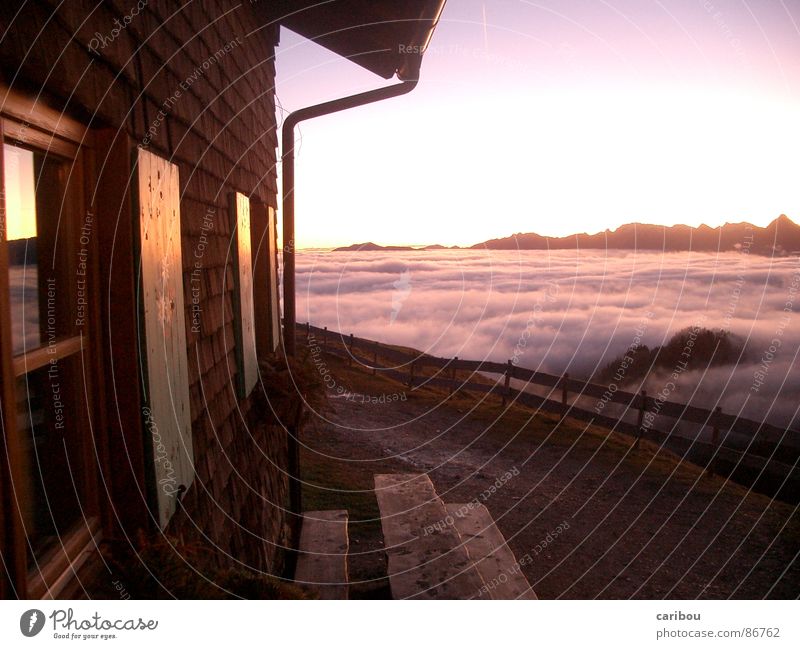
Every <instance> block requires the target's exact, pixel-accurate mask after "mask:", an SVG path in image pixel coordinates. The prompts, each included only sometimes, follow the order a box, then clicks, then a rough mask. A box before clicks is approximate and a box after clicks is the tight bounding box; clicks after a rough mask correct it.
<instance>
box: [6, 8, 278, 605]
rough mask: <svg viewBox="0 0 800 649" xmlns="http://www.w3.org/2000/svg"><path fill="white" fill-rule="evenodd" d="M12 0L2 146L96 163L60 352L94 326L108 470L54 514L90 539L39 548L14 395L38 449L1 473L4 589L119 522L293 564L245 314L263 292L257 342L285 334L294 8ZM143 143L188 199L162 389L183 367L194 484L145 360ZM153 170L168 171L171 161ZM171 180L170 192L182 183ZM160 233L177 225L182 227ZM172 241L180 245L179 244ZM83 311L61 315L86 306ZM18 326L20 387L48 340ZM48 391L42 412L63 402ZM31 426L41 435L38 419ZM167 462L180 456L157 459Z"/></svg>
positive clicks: (52, 573) (261, 346) (99, 461)
mask: <svg viewBox="0 0 800 649" xmlns="http://www.w3.org/2000/svg"><path fill="white" fill-rule="evenodd" d="M13 5H15V3H3V5H2V8H0V30H2V33H3V36H2V39H0V65H2V70H1V71H0V73H1V75H2V76H1V77H0V82H2V85H3V86H4V88H3V89H2V93H0V94H2V95H3V96H4V97H5V99H4V100H3V104H2V107H1V108H0V112H2V116H3V132H4V142H5V143H6V145H7V148H6V159H7V161H8V160H11V159H12V158H13V156H18V157H19V159H20V160H23V162H24V160H25V159H26V156H30V155H32V156H33V164H34V169H37V170H38V169H41V168H44V167H43V166H42V165H43V164H44V165H45V166H46V164H47V162H44V163H43V162H40V161H37V160H39V159H40V158H41V159H43V160H44V159H50V158H52V159H54V160H58V161H65V162H64V164H65V165H66V166H65V169H66V173H67V175H68V176H69V177H70V178H73V177H74V173H72V172H74V171H75V170H76V169H77V168H78V165H79V164H80V175H81V179H80V183H81V186H80V191H79V192H78V193H80V194H81V196H80V198H79V201H80V205H79V206H78V207H76V208H75V220H76V222H77V224H78V225H77V230H76V239H75V241H80V242H81V243H85V246H80V244H76V245H77V246H78V247H79V250H78V252H80V250H83V253H84V263H85V264H87V266H86V268H87V269H88V279H87V281H88V285H84V289H83V293H82V295H84V297H83V298H82V301H83V305H82V306H83V308H84V309H86V317H85V318H84V322H83V323H82V324H81V325H78V326H75V325H73V324H72V322H70V331H69V336H72V337H69V336H68V335H67V333H66V332H65V333H64V334H63V336H60V337H58V344H59V345H60V347H59V349H60V350H62V351H59V354H61V353H63V354H66V353H67V352H66V351H63V350H66V349H67V348H68V347H69V345H70V344H78V343H71V342H70V341H74V340H76V338H75V336H81V337H82V338H78V340H83V341H84V342H85V344H84V347H83V348H82V351H80V349H81V347H80V345H78V349H79V351H78V352H77V354H78V356H75V355H74V354H73V356H70V357H69V358H80V359H81V361H82V363H83V366H84V368H85V372H86V373H87V375H90V376H89V378H87V379H86V383H84V385H86V386H90V387H89V388H88V389H87V390H86V392H87V393H88V394H89V397H90V400H91V403H90V404H84V405H81V409H82V410H86V413H85V414H86V419H87V421H89V422H90V426H88V427H86V426H84V427H83V428H82V429H81V430H84V431H88V430H91V433H86V435H87V436H86V438H85V439H83V441H82V442H81V443H82V444H84V445H86V446H87V451H86V453H87V455H86V456H85V457H88V460H86V462H85V469H86V471H87V472H89V473H91V474H92V475H91V476H90V477H89V478H88V479H87V482H88V483H90V486H87V487H85V488H86V489H87V490H92V489H94V490H95V493H89V492H88V491H87V494H88V495H87V503H86V510H85V511H86V512H88V513H89V514H90V518H91V520H92V521H93V522H92V524H91V525H90V524H89V522H88V519H87V518H86V517H84V518H83V522H81V520H78V519H76V520H77V524H76V525H72V524H70V525H69V526H67V525H66V523H65V524H64V525H65V526H64V529H63V530H62V529H59V530H57V532H58V533H59V534H60V535H61V536H62V537H63V538H69V539H72V538H73V536H74V539H75V546H74V547H71V546H70V547H68V548H66V549H61V550H59V549H56V550H55V551H53V550H48V551H44V550H43V551H42V554H41V555H38V554H36V553H35V552H34V553H33V554H32V553H31V550H30V545H29V544H28V543H26V540H25V535H26V529H27V528H26V526H25V523H26V521H28V520H33V519H35V516H34V515H33V514H30V513H26V511H16V510H15V506H14V502H13V501H14V496H13V495H12V493H14V492H15V485H16V484H17V482H19V481H23V482H24V481H25V480H26V477H25V476H24V475H21V473H22V472H24V470H25V469H24V467H25V466H28V465H27V464H26V461H25V459H24V456H25V455H26V453H28V454H29V451H28V450H26V449H28V446H29V442H28V441H26V438H25V431H24V430H22V429H23V428H24V427H22V426H20V425H19V424H18V423H17V424H15V423H14V420H15V417H16V413H15V412H13V408H8V407H6V408H4V410H5V412H4V417H5V423H6V424H7V425H8V426H9V427H13V426H17V429H18V430H17V432H16V434H14V433H13V432H12V433H10V434H9V436H8V437H7V438H6V439H5V440H4V443H5V446H6V449H5V450H6V452H7V453H8V454H9V457H11V458H14V457H21V458H22V459H21V460H20V461H19V462H17V463H16V464H15V466H17V467H21V468H20V469H19V471H20V475H17V476H14V475H4V476H3V483H2V489H3V493H2V497H3V512H4V514H3V515H4V519H5V520H4V521H3V523H4V527H3V535H2V538H0V541H2V547H3V554H4V558H6V559H8V562H9V567H10V569H9V576H8V578H7V579H6V580H5V581H4V584H3V591H4V592H3V595H4V596H11V597H13V596H26V595H27V596H31V597H36V596H42V595H44V594H47V593H48V592H50V593H51V594H54V595H59V594H64V593H67V592H68V590H67V589H66V587H65V585H64V581H63V579H62V577H63V568H64V566H65V565H67V564H68V563H69V562H70V561H75V559H76V557H79V556H80V553H82V552H84V553H85V552H89V551H91V550H92V549H93V548H96V547H97V546H98V544H99V543H100V542H101V541H102V539H104V538H116V539H129V540H131V542H132V541H133V539H134V538H135V535H137V534H139V533H140V531H144V532H146V533H150V534H153V533H156V534H157V533H159V531H161V530H163V531H164V532H166V533H167V534H169V535H176V536H178V537H181V538H187V537H191V538H195V539H199V540H200V541H202V542H204V543H206V544H208V545H209V546H210V547H213V548H215V549H216V550H217V551H218V552H219V554H220V556H222V557H226V558H227V559H229V560H230V561H231V562H234V563H236V564H237V565H241V566H243V567H246V568H250V569H253V570H256V571H262V572H265V573H268V574H279V573H280V572H281V570H282V567H283V565H282V564H283V561H284V551H283V548H284V547H285V546H286V545H287V544H288V542H289V539H288V533H289V532H288V530H289V525H288V519H287V513H286V511H287V508H288V506H289V502H288V498H289V489H288V478H287V465H288V452H289V451H288V449H289V438H288V433H287V430H286V428H284V426H283V425H282V424H281V423H280V422H278V421H277V420H276V419H275V417H274V416H273V415H272V413H271V408H270V407H269V405H268V403H267V400H268V397H269V395H267V394H265V391H264V389H263V387H262V385H261V384H260V383H256V384H255V386H253V385H244V386H243V381H242V377H241V373H242V371H243V369H242V368H243V360H242V358H243V354H246V353H247V351H246V350H247V344H245V343H246V342H247V340H246V336H247V335H248V334H247V333H246V332H245V333H242V332H241V331H239V330H238V328H237V327H241V324H240V322H239V320H240V319H239V318H238V314H239V313H240V312H243V311H242V310H243V309H245V308H248V305H250V308H251V309H252V313H253V317H254V319H255V325H256V327H255V328H256V333H255V338H256V340H255V347H256V348H257V354H258V359H259V360H264V359H265V358H270V356H271V355H273V354H275V353H278V354H279V353H280V345H279V344H278V345H277V346H276V341H278V338H277V336H278V335H279V334H278V332H276V331H275V326H274V323H275V322H277V317H276V314H275V313H274V310H275V309H276V308H277V296H276V293H277V286H276V279H275V263H276V260H275V257H276V253H275V229H276V226H275V210H276V209H277V189H276V146H277V138H276V111H275V65H274V61H275V48H276V45H277V43H278V36H279V31H278V26H277V24H271V23H266V24H265V22H264V21H263V20H261V21H259V20H257V19H256V16H255V14H254V13H253V10H252V8H251V7H250V3H248V2H244V3H242V2H228V1H226V0H195V1H193V2H186V3H172V2H156V1H154V0H149V1H148V0H111V1H109V2H101V3H94V2H89V1H81V0H75V1H70V2H64V3H60V2H55V1H49V0H32V1H30V2H26V3H25V4H24V9H23V12H24V14H22V15H20V14H18V13H17V9H18V7H17V6H13ZM48 143H51V144H48ZM143 151H144V152H146V153H147V154H152V156H154V157H153V158H148V160H150V159H152V160H154V161H156V162H155V163H154V164H156V165H158V164H163V165H165V166H164V167H163V168H164V169H170V170H175V169H176V170H177V179H178V187H179V202H178V203H176V204H175V205H174V206H173V207H177V210H178V211H179V219H178V221H177V222H178V223H179V233H180V257H179V261H180V264H181V265H182V278H181V282H180V284H182V290H183V295H182V302H183V312H184V313H183V324H184V329H185V331H184V332H182V334H181V336H182V338H183V339H185V348H186V350H185V351H186V354H185V361H186V372H187V373H186V376H185V378H184V377H182V376H180V375H178V376H172V375H170V376H169V381H171V382H172V383H170V384H169V386H168V389H166V391H167V392H169V393H170V395H171V396H172V397H173V399H172V405H173V408H175V409H179V408H181V407H182V406H181V404H180V395H178V394H177V393H174V391H173V387H174V385H177V383H178V382H180V381H184V382H186V383H187V386H186V387H188V409H189V411H188V420H189V421H190V428H191V434H190V436H191V439H190V440H188V439H182V438H181V439H179V442H180V443H181V444H185V443H187V442H190V444H189V446H190V447H191V448H190V450H191V451H192V452H191V454H190V455H191V457H190V459H191V467H190V469H189V471H193V473H194V474H193V479H192V480H191V482H190V484H178V482H179V480H176V479H175V478H174V477H171V475H170V473H169V472H170V470H171V469H172V467H171V466H170V467H164V466H160V465H159V462H161V463H162V464H165V462H166V460H162V459H160V458H161V456H159V451H158V447H159V445H166V438H164V439H162V434H161V433H156V429H155V428H153V427H152V426H151V425H150V423H149V422H148V413H150V412H151V410H150V408H151V406H150V404H149V400H150V399H156V398H159V396H160V395H159V394H157V392H158V390H155V391H154V390H153V386H152V385H149V386H148V383H147V373H148V368H147V367H146V366H144V365H146V364H143V363H142V357H143V356H144V357H146V354H145V353H144V352H145V350H144V348H143V345H144V344H145V343H144V342H143V335H142V331H143V326H144V321H145V320H146V319H147V317H149V316H148V315H147V314H146V313H145V311H146V309H147V305H146V304H143V300H145V301H146V299H147V298H146V289H147V287H142V286H141V265H142V264H143V263H144V261H143V256H144V251H145V248H146V247H147V246H148V245H149V244H148V241H145V239H146V238H147V235H145V236H141V233H142V232H143V230H139V229H138V218H139V215H140V210H141V209H142V198H141V195H140V193H139V190H140V189H141V187H142V186H143V182H144V181H143V179H142V178H141V174H142V173H143V170H142V164H143V163H142V162H141V161H142V160H144V159H145V158H144V157H143V154H142V152H143ZM37 156H39V157H40V158H37ZM48 156H49V158H48ZM15 164H16V163H15ZM170 165H174V166H170ZM37 173H38V172H37ZM154 173H156V174H157V175H158V178H160V173H161V172H160V171H156V172H154ZM137 174H138V176H137ZM7 178H8V172H7ZM153 178H156V176H155V175H154V176H153ZM70 182H71V181H70ZM137 183H139V184H138V185H137ZM237 193H238V195H239V196H240V197H241V196H242V195H243V196H244V197H246V199H248V200H249V216H248V214H246V212H247V203H245V207H244V208H243V209H244V210H245V214H244V217H245V218H246V219H248V218H249V222H250V228H251V241H252V247H250V246H249V244H248V242H247V241H244V242H243V241H242V239H241V237H242V236H244V235H243V232H244V230H243V228H242V227H238V228H237V213H235V212H236V210H237V208H236V205H237V203H236V200H235V196H236V195H237ZM162 194H163V192H162ZM5 195H6V193H4V196H5ZM40 200H41V201H44V200H45V198H44V197H43V196H42V190H41V189H39V188H38V185H37V190H36V201H37V213H38V219H39V235H38V238H39V241H38V246H39V257H40V261H39V263H40V266H41V263H42V261H41V259H42V253H41V249H42V248H43V244H42V241H43V236H44V235H43V231H44V226H43V225H42V223H43V221H42V219H43V218H44V215H45V214H44V213H45V210H44V209H43V208H42V207H41V206H40V205H38V202H39V201H40ZM161 200H162V201H164V202H163V205H165V206H166V207H167V208H169V205H170V204H169V202H168V197H165V196H163V195H162V196H161ZM241 205H242V204H241V203H239V206H240V207H239V209H242V208H241ZM3 209H4V212H3V214H4V215H6V211H5V210H6V208H5V207H4V208H3ZM8 209H11V208H10V203H9V208H8ZM9 214H10V213H9ZM238 217H239V219H240V220H239V221H238V223H239V224H241V223H243V221H241V217H242V215H241V214H239V215H238ZM9 218H11V216H9ZM81 228H84V229H85V232H84V235H81V234H80V230H81ZM81 236H83V238H82V239H81V238H80V237H81ZM164 237H165V239H164V240H165V241H167V242H168V243H169V244H170V245H173V244H175V243H176V242H174V241H171V240H170V233H168V232H167V233H165V234H164ZM237 237H238V241H239V244H240V252H239V253H238V256H237V252H236V250H235V248H236V245H237ZM11 238H12V237H11V233H10V231H9V235H8V239H9V240H10V239H11ZM30 240H31V239H28V241H30ZM84 240H85V241H84ZM11 243H14V242H10V243H9V246H10V245H11ZM242 245H244V248H241V246H242ZM10 249H11V248H9V250H10ZM242 249H244V250H249V251H252V258H251V260H250V263H251V264H252V269H251V270H252V283H253V285H252V298H248V297H247V296H246V295H244V291H245V289H246V287H244V288H243V286H244V285H243V284H241V282H240V273H239V271H240V270H241V269H242V268H243V266H242V265H243V264H244V263H245V261H244V258H243V257H242V253H241V250H242ZM171 250H172V252H171V253H170V254H175V247H174V246H173V248H171ZM54 254H55V253H54ZM6 256H7V255H6ZM28 259H30V256H29V257H28ZM72 259H73V262H74V263H72V264H71V265H69V264H68V269H67V271H66V272H67V275H68V276H72V274H74V273H75V272H76V264H77V263H78V262H77V261H76V260H77V259H78V256H77V255H76V256H75V257H73V258H72ZM165 259H166V258H165ZM87 260H88V261H87ZM13 262H14V260H13V259H11V260H9V259H0V270H2V271H3V272H12V271H13V269H14V263H13ZM166 263H167V261H165V262H164V264H166ZM9 269H10V270H9ZM40 272H41V271H40ZM241 276H243V275H241ZM60 277H63V275H61V276H60ZM173 279H174V278H172V279H170V281H173ZM40 280H41V277H40ZM59 281H62V280H61V279H59ZM75 290H76V289H75V288H74V286H73V283H72V282H71V281H70V282H69V288H68V289H67V288H65V289H64V291H67V292H68V293H69V295H70V297H69V299H68V300H67V299H65V303H69V304H67V305H66V306H64V307H63V309H66V310H67V311H70V309H71V308H72V307H71V306H69V305H70V304H72V303H73V302H75V304H77V303H78V302H80V301H81V300H77V301H75V300H73V293H74V292H75ZM14 295H15V294H14V291H13V289H12V292H11V295H10V297H9V296H8V295H7V296H5V297H3V296H0V298H2V299H0V307H2V309H3V314H2V316H3V319H4V320H6V321H7V322H6V325H9V324H10V325H11V326H6V329H4V333H6V338H7V339H8V337H13V333H12V332H11V330H12V329H13V327H15V326H16V323H15V322H14V309H15V308H16V306H15V303H14V299H15V297H14ZM143 296H144V297H143ZM39 299H40V301H41V300H43V299H44V298H43V297H41V292H40V298H39ZM171 300H172V301H171V302H170V303H169V304H167V305H166V306H164V305H161V306H163V308H164V309H166V311H167V312H168V311H169V310H170V308H171V307H170V305H172V308H174V305H176V304H179V303H180V298H178V297H176V296H173V298H171ZM40 308H41V309H44V302H41V304H40ZM60 308H61V307H60ZM159 308H161V307H159ZM63 309H62V311H63ZM9 313H10V315H9ZM41 313H42V319H43V318H44V315H43V314H44V311H42V312H41ZM73 315H74V314H72V313H71V312H70V313H68V314H67V315H66V316H65V317H66V318H67V319H69V320H70V321H71V320H74V319H75V318H73V317H72V316H73ZM162 316H163V314H162ZM164 317H167V318H170V317H172V316H170V315H169V314H167V315H166V316H164ZM176 322H177V320H176ZM179 333H181V332H179ZM63 341H66V342H63ZM150 342H152V341H150ZM3 345H4V356H5V358H4V365H3V368H4V369H3V372H4V375H3V400H4V403H5V404H9V403H11V401H9V400H10V399H11V400H13V399H17V402H18V406H19V403H20V402H19V399H20V397H19V396H18V393H19V385H20V381H21V380H23V379H24V378H25V377H26V376H28V375H27V374H25V370H24V369H20V368H21V367H27V368H28V369H30V367H31V365H30V363H32V362H33V360H32V359H33V358H34V351H31V349H32V348H30V347H28V348H26V353H27V356H26V354H22V355H20V354H18V353H15V350H13V349H11V347H10V342H4V343H3ZM169 353H170V354H175V353H178V352H176V351H175V350H172V351H170V352H169ZM179 355H180V354H179ZM59 358H60V357H59ZM64 358H67V357H66V356H64ZM26 359H27V360H26ZM43 362H44V361H43ZM68 362H71V361H68V360H65V361H63V363H62V366H63V367H66V364H67V363H68ZM26 363H28V365H26ZM150 369H151V370H152V368H150ZM62 371H66V370H62ZM64 383H66V381H64ZM50 385H51V386H52V380H51V381H50ZM15 386H16V388H15ZM81 387H83V385H82V386H81ZM178 388H179V390H178V391H179V392H180V390H181V389H182V388H180V386H178ZM15 389H16V392H17V395H16V396H14V395H15ZM45 392H47V390H45ZM154 392H155V393H154ZM162 396H163V395H162ZM37 407H38V406H37ZM48 408H49V406H47V407H45V408H44V410H43V415H42V416H43V417H44V418H45V419H46V418H47V417H48V416H49V415H50V414H52V413H51V412H50V411H49V410H48ZM28 410H31V409H30V408H28ZM176 416H179V413H178V415H176ZM32 418H34V417H33V416H32ZM30 428H31V431H34V432H33V433H32V434H33V436H34V437H36V435H37V433H36V432H35V430H36V429H35V426H34V425H33V424H31V427H30ZM26 430H27V429H26ZM75 434H76V435H79V433H75ZM165 434H166V433H164V435H165ZM36 443H37V444H38V443H39V442H36ZM42 443H44V442H42ZM37 452H39V451H37ZM173 452H178V453H180V449H178V450H177V451H173ZM5 464H6V462H5V461H4V462H3V465H5ZM164 468H166V470H167V473H166V474H163V473H159V471H161V470H162V469H164ZM11 473H12V474H13V470H12V472H11ZM170 480H172V482H170ZM34 481H35V480H34ZM165 481H166V482H165ZM67 487H68V486H67ZM167 487H169V488H168V489H167ZM65 488H66V487H65ZM34 491H36V489H34ZM16 493H17V494H19V488H18V485H17V488H16ZM165 494H166V495H167V496H169V497H171V498H172V500H170V501H169V502H168V505H167V509H164V510H163V511H164V512H166V513H163V512H162V516H161V518H159V505H158V502H157V501H158V500H159V498H160V499H162V500H164V498H165ZM171 503H174V504H171ZM23 509H24V507H23ZM95 520H96V522H95ZM67 527H68V529H67ZM81 527H83V528H84V529H81ZM89 528H91V529H89ZM67 535H69V536H67Z"/></svg>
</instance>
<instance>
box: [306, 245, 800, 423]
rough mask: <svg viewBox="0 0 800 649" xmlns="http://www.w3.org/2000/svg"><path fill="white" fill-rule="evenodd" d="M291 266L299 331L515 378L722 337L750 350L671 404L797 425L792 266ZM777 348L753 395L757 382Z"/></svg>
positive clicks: (796, 303)
mask: <svg viewBox="0 0 800 649" xmlns="http://www.w3.org/2000/svg"><path fill="white" fill-rule="evenodd" d="M297 262H298V263H297V272H298V278H297V291H298V312H297V319H298V321H301V322H304V321H307V320H308V321H310V322H311V323H312V324H315V325H318V326H328V327H329V328H331V329H335V330H338V331H343V332H345V333H350V332H352V333H354V334H356V335H357V336H362V337H365V338H372V339H376V340H381V341H384V342H391V343H395V344H402V345H408V346H412V347H416V348H418V349H422V350H424V351H426V352H428V353H430V354H434V355H437V356H458V357H460V358H469V359H484V358H486V359H491V360H495V361H501V362H504V361H505V360H507V359H509V358H516V359H517V361H518V364H519V365H522V366H524V367H529V368H532V369H538V370H541V371H545V372H550V373H561V372H564V371H568V372H569V373H570V374H571V375H572V376H575V377H583V378H587V377H589V376H591V375H592V374H594V373H595V371H597V370H598V369H599V368H600V367H602V366H603V365H604V364H605V363H607V362H609V361H610V360H612V359H613V358H615V357H617V356H618V355H619V354H620V353H622V352H623V351H624V350H625V349H627V348H628V347H629V346H630V345H631V344H632V343H633V342H635V341H636V340H637V338H641V340H642V342H643V343H644V344H647V345H649V346H651V347H652V346H655V345H661V344H664V343H666V342H667V341H668V340H669V338H670V337H671V336H672V335H673V334H674V333H675V332H676V331H678V330H680V329H682V328H685V327H689V326H696V325H700V326H704V327H707V328H724V329H728V330H730V331H732V332H733V333H735V334H738V335H739V336H741V337H742V338H744V339H745V340H746V341H747V350H748V353H747V356H746V357H744V358H742V360H741V362H740V363H739V364H738V365H737V366H730V367H723V368H713V369H710V370H708V371H705V372H696V371H695V372H691V373H686V374H684V375H682V376H681V379H680V381H679V383H678V386H677V389H676V391H675V392H674V393H673V395H672V397H671V400H675V401H690V400H691V401H694V402H696V403H700V404H703V405H704V406H706V407H708V406H709V405H710V404H711V403H713V405H721V406H722V407H723V410H724V411H726V412H738V411H740V410H741V412H742V414H743V415H745V416H749V417H753V418H761V417H766V418H768V419H769V420H770V421H772V422H774V423H778V424H780V425H787V424H789V423H790V422H792V421H793V419H794V417H795V410H796V408H797V404H796V403H795V402H796V401H797V400H796V397H795V396H794V395H796V394H798V391H800V376H798V372H797V369H796V365H795V361H796V356H797V354H798V350H800V314H797V313H795V311H797V310H798V309H799V308H800V294H798V289H799V288H800V263H798V260H797V259H794V258H782V259H769V258H765V257H757V256H755V255H747V254H738V253H720V254H698V253H659V252H644V253H643V252H636V253H634V252H625V251H613V250H612V251H577V252H576V251H553V252H541V251H478V250H468V251H465V250H459V251H427V252H408V253H405V252H403V253H397V252H395V253H376V252H364V253H344V252H339V253H333V252H303V253H300V254H299V255H298V260H297ZM776 339H779V340H780V346H779V348H778V349H777V351H775V352H774V353H773V354H772V356H773V358H772V359H771V360H770V362H769V363H767V364H766V367H767V371H766V377H765V380H764V381H763V383H762V385H760V387H759V390H758V392H755V391H753V390H751V388H752V385H753V381H754V379H753V376H754V372H756V371H758V369H759V367H762V369H763V366H764V365H763V361H764V360H765V355H767V356H768V355H769V349H770V346H771V341H774V340H776ZM773 346H774V344H773ZM659 380H660V379H659V378H658V377H653V378H652V379H651V383H652V382H656V383H657V382H658V381H659ZM649 387H651V388H655V387H657V385H655V384H654V385H653V386H649Z"/></svg>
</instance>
